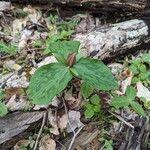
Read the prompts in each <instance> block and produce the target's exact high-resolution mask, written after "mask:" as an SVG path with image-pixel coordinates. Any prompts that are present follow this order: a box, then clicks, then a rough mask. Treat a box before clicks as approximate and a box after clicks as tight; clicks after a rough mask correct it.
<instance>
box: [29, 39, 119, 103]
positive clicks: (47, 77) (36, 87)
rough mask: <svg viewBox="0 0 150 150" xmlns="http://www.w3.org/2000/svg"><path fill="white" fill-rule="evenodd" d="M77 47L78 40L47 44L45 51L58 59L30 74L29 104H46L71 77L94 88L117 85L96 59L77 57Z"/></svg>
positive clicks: (104, 66)
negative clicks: (30, 101)
mask: <svg viewBox="0 0 150 150" xmlns="http://www.w3.org/2000/svg"><path fill="white" fill-rule="evenodd" d="M79 46H80V43H79V42H78V41H56V42H50V43H49V46H48V49H47V50H46V52H47V53H50V54H53V55H54V56H55V57H56V59H57V61H58V62H57V63H51V64H48V65H45V66H42V67H40V68H39V69H37V71H36V72H35V73H34V75H33V76H32V78H31V81H30V85H29V89H28V95H29V98H30V99H31V100H32V101H33V103H35V104H38V105H46V104H50V102H52V100H53V98H54V97H55V96H56V95H58V94H59V93H60V92H62V91H63V90H64V89H65V88H66V86H67V84H68V82H69V81H70V80H71V79H72V78H73V77H77V78H79V79H81V80H83V81H84V82H85V83H87V84H88V85H90V86H92V87H93V88H94V89H96V90H106V91H108V90H113V89H116V88H117V86H118V85H117V81H116V80H115V78H114V76H113V75H112V73H111V71H110V69H109V68H108V67H107V66H106V65H105V64H104V63H103V62H102V61H100V60H98V59H92V58H83V57H81V56H80V55H79V53H78V50H79Z"/></svg>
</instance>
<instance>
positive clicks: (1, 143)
mask: <svg viewBox="0 0 150 150" xmlns="http://www.w3.org/2000/svg"><path fill="white" fill-rule="evenodd" d="M43 114H44V111H36V112H26V113H23V112H15V113H12V114H9V115H7V116H6V117H4V118H1V119H0V149H2V150H5V149H10V148H12V146H13V145H14V144H15V143H16V142H17V141H18V140H21V138H20V136H18V135H21V134H22V135H25V134H24V132H25V131H26V130H27V129H28V128H29V127H30V128H31V126H34V125H35V123H36V122H37V121H39V120H40V119H42V117H43ZM36 126H37V125H36ZM32 129H33V128H32ZM18 138H19V139H18ZM24 138H25V137H24Z"/></svg>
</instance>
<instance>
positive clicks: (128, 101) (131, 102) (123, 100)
mask: <svg viewBox="0 0 150 150" xmlns="http://www.w3.org/2000/svg"><path fill="white" fill-rule="evenodd" d="M135 97H136V89H135V88H134V87H131V86H130V87H128V88H127V91H126V95H125V96H116V97H114V98H113V100H112V102H111V106H113V107H115V108H116V109H119V108H124V107H128V106H130V107H131V108H132V109H133V110H134V111H135V112H137V113H138V114H139V115H141V116H145V112H144V110H143V108H142V106H141V105H140V104H139V103H137V102H136V101H135Z"/></svg>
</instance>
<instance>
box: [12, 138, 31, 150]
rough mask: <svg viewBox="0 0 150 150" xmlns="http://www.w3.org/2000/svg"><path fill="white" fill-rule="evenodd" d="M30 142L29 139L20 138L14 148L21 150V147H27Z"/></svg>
mask: <svg viewBox="0 0 150 150" xmlns="http://www.w3.org/2000/svg"><path fill="white" fill-rule="evenodd" d="M29 144H30V141H29V140H20V141H18V142H17V143H16V144H15V146H14V150H19V149H20V147H27V146H28V145H29Z"/></svg>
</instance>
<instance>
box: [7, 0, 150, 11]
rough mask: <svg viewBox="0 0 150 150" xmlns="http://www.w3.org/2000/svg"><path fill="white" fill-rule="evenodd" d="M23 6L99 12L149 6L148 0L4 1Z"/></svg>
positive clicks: (138, 9) (138, 8)
mask: <svg viewBox="0 0 150 150" xmlns="http://www.w3.org/2000/svg"><path fill="white" fill-rule="evenodd" d="M4 1H10V2H12V3H18V4H20V3H22V4H25V3H26V4H48V3H49V4H52V5H54V6H60V7H64V8H66V7H78V8H84V9H87V10H90V9H91V10H99V11H116V10H118V9H119V10H124V11H133V10H134V11H140V12H141V10H144V8H145V7H146V6H147V1H148V0H138V1H137V0H124V1H123V0H42V1H41V0H4Z"/></svg>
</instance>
